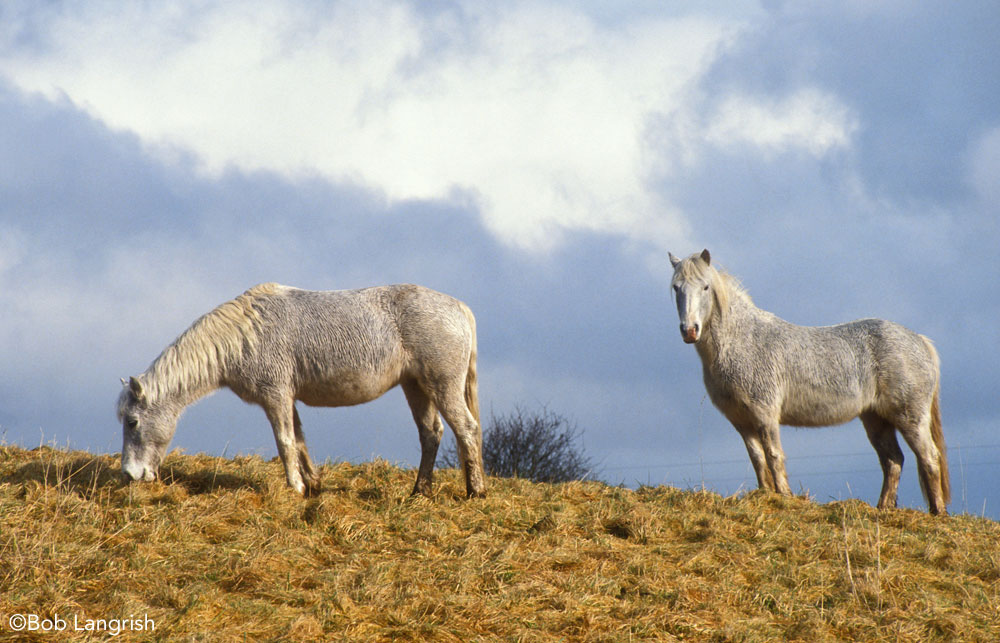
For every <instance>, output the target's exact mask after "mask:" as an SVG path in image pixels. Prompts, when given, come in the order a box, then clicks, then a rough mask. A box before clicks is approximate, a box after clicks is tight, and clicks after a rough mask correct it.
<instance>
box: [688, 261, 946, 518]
mask: <svg viewBox="0 0 1000 643" xmlns="http://www.w3.org/2000/svg"><path fill="white" fill-rule="evenodd" d="M670 262H671V263H672V264H673V266H674V276H673V282H672V285H673V290H674V293H675V296H676V298H677V313H678V315H679V316H680V322H681V323H680V329H681V337H682V338H683V339H684V341H685V342H687V343H689V344H694V345H695V348H696V349H697V351H698V355H699V356H700V357H701V361H702V366H703V372H704V378H705V388H707V389H708V395H709V397H710V398H711V399H712V403H713V404H715V406H716V407H717V408H718V409H719V410H720V411H722V413H723V414H724V415H725V416H726V418H728V419H729V421H730V422H732V423H733V426H735V427H736V430H737V431H739V433H740V435H741V436H742V437H743V441H744V442H745V443H746V447H747V451H748V452H749V454H750V460H751V462H752V463H753V467H754V471H755V472H756V474H757V484H758V486H759V487H760V488H761V489H767V490H769V491H777V492H779V493H782V494H785V495H791V490H790V489H789V487H788V476H787V474H786V472H785V454H784V452H783V451H782V450H781V438H780V436H779V425H781V424H788V425H791V426H829V425H832V424H842V423H844V422H848V421H850V420H852V419H854V418H855V417H860V418H861V422H862V423H863V424H864V426H865V431H867V433H868V439H869V440H870V441H871V443H872V446H874V447H875V451H876V453H878V457H879V461H880V462H881V464H882V473H883V476H884V478H883V482H882V493H881V495H880V496H879V501H878V508H879V509H887V508H890V507H895V506H896V492H897V489H898V488H899V475H900V472H901V471H902V467H903V452H902V451H901V450H900V448H899V442H898V441H897V440H896V431H899V432H900V433H901V434H902V435H903V438H904V439H905V440H906V442H907V444H909V445H910V448H911V449H913V452H914V453H915V454H916V456H917V468H918V471H919V474H920V488H921V490H922V491H923V493H924V498H925V499H926V500H927V503H928V505H929V507H930V511H931V513H934V514H942V513H945V511H946V506H947V504H948V502H950V500H951V498H950V495H951V492H950V483H949V481H948V462H947V460H946V459H945V444H944V437H943V435H942V434H941V414H940V410H939V408H938V386H939V377H940V376H939V361H938V355H937V351H935V350H934V346H933V345H932V344H931V341H930V340H929V339H927V338H926V337H924V336H922V335H918V334H916V333H914V332H912V331H910V330H907V329H906V328H903V327H902V326H900V325H899V324H894V323H892V322H889V321H885V320H881V319H862V320H859V321H854V322H850V323H847V324H839V325H837V326H823V327H817V328H812V327H806V326H796V325H794V324H790V323H788V322H786V321H784V320H783V319H779V318H778V317H776V316H775V315H773V314H771V313H769V312H767V311H764V310H761V309H759V308H757V307H756V306H755V305H754V303H753V302H752V301H751V300H750V296H749V295H748V294H747V293H746V292H745V291H744V290H743V289H742V288H741V287H740V286H739V285H738V284H737V282H736V281H735V280H734V279H733V278H732V277H730V276H729V275H727V274H724V273H721V272H719V271H717V270H716V269H715V268H714V267H713V266H712V265H711V256H710V255H709V252H708V250H705V251H703V252H702V253H701V254H694V255H691V256H690V257H688V258H687V259H684V260H680V259H677V258H676V257H674V256H673V255H672V254H671V255H670Z"/></svg>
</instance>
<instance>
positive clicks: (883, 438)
mask: <svg viewBox="0 0 1000 643" xmlns="http://www.w3.org/2000/svg"><path fill="white" fill-rule="evenodd" d="M861 423H862V424H864V426H865V432H866V433H868V441H869V442H871V443H872V446H873V447H875V453H877V454H878V460H879V464H881V465H882V493H881V494H880V495H879V498H878V508H879V509H894V508H895V507H896V494H897V492H898V491H899V476H900V474H901V473H902V471H903V452H902V450H900V448H899V441H898V440H897V439H896V427H895V426H893V425H892V424H891V423H889V422H887V421H885V420H884V419H882V418H881V417H879V416H878V415H877V414H875V413H873V412H870V411H869V412H866V413H862V414H861Z"/></svg>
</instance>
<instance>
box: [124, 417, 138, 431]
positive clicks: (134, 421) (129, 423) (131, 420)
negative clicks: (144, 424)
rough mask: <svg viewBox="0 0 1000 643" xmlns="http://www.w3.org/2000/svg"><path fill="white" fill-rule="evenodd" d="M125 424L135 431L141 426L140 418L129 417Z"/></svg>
mask: <svg viewBox="0 0 1000 643" xmlns="http://www.w3.org/2000/svg"><path fill="white" fill-rule="evenodd" d="M125 426H127V427H128V428H129V430H130V431H135V430H136V428H137V427H138V426H139V420H137V419H135V418H128V419H127V420H125Z"/></svg>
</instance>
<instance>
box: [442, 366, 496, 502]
mask: <svg viewBox="0 0 1000 643" xmlns="http://www.w3.org/2000/svg"><path fill="white" fill-rule="evenodd" d="M434 402H435V404H437V406H438V409H439V410H440V411H441V415H443V416H444V419H445V421H447V422H448V425H449V426H450V427H451V429H452V431H454V432H455V442H456V443H457V445H458V461H459V463H460V466H461V467H462V471H463V473H465V491H466V495H467V496H468V497H469V498H482V497H484V496H485V495H486V473H485V472H484V471H483V434H482V430H481V429H480V427H479V422H477V421H476V418H475V416H474V415H473V414H472V411H470V410H469V407H468V405H467V404H466V402H465V393H464V382H456V383H455V385H454V386H449V387H447V389H446V390H445V391H443V392H442V393H441V394H439V395H436V396H435V400H434Z"/></svg>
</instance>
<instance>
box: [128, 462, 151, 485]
mask: <svg viewBox="0 0 1000 643" xmlns="http://www.w3.org/2000/svg"><path fill="white" fill-rule="evenodd" d="M122 480H123V481H124V482H125V483H126V484H128V483H131V482H136V481H143V482H152V481H153V480H156V472H155V471H150V470H149V469H147V468H146V467H140V468H132V467H125V466H123V467H122Z"/></svg>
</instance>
